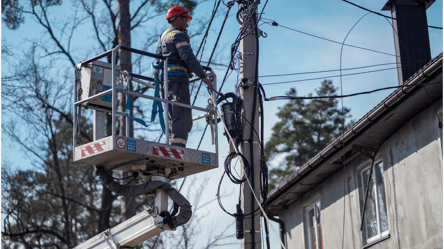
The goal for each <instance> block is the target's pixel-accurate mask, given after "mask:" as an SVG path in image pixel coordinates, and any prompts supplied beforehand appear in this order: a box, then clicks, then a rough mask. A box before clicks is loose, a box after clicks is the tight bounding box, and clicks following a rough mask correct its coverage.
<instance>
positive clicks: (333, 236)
mask: <svg viewBox="0 0 444 249" xmlns="http://www.w3.org/2000/svg"><path fill="white" fill-rule="evenodd" d="M435 106H436V107H437V108H436V109H438V112H439V113H440V114H441V117H440V119H441V120H442V100H440V101H438V102H436V103H435ZM440 110H441V111H440ZM441 134H442V133H441V132H440V129H439V128H438V121H437V116H436V112H435V109H434V108H433V106H431V107H429V108H427V109H426V110H424V111H423V112H422V113H420V114H419V115H417V116H416V117H414V118H413V119H412V120H410V121H409V122H407V123H406V124H405V125H404V126H403V127H401V128H400V129H399V130H398V131H397V132H396V133H395V134H393V135H392V136H391V137H390V138H389V139H388V140H386V141H385V142H384V143H383V144H382V145H381V148H380V150H379V152H378V158H380V159H382V161H383V165H384V182H385V193H386V199H387V200H386V201H387V214H388V219H389V221H388V222H389V231H390V232H389V237H388V238H386V239H384V240H382V241H379V242H378V243H376V244H374V245H372V246H371V247H370V248H372V249H373V248H375V249H382V248H402V249H404V248H405V249H417V248H443V247H442V243H443V242H442V232H443V231H442V220H443V214H442V212H443V208H442V205H443V198H442V197H443V186H442V148H441ZM369 163H371V160H370V159H369V158H366V157H364V156H359V157H358V158H356V159H355V160H353V161H352V162H351V163H349V164H348V165H346V167H345V168H344V169H343V170H341V171H339V172H337V173H336V174H334V175H332V176H331V177H329V178H328V179H327V180H325V181H324V182H323V183H321V184H320V185H319V186H317V187H316V188H315V189H314V190H312V191H310V192H309V193H306V194H305V195H304V196H303V197H302V198H300V199H298V200H296V201H295V202H294V203H292V204H291V205H290V206H289V207H288V209H286V210H285V211H283V212H282V213H281V214H280V219H282V220H283V221H284V222H285V228H286V242H287V248H288V249H302V248H306V241H305V236H304V234H305V233H306V231H305V229H304V224H306V221H305V220H304V214H305V208H306V207H307V206H308V205H310V204H311V203H313V202H314V201H316V200H320V202H321V224H322V233H323V234H322V237H323V246H324V247H323V248H324V249H335V248H362V247H363V242H362V233H361V231H360V222H361V214H360V212H361V208H360V199H359V198H360V195H359V188H358V179H357V174H358V172H359V169H360V168H361V167H363V166H365V165H366V164H369ZM344 196H345V198H344ZM361 198H362V197H361ZM342 244H344V247H342Z"/></svg>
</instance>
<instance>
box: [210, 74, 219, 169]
mask: <svg viewBox="0 0 444 249" xmlns="http://www.w3.org/2000/svg"><path fill="white" fill-rule="evenodd" d="M210 71H211V73H212V74H213V85H214V89H217V76H216V74H215V73H214V72H213V70H212V69H211V68H210ZM213 94H214V93H213ZM214 99H215V100H216V98H214ZM213 104H214V110H217V109H216V108H217V103H213ZM213 120H214V122H216V125H214V126H215V136H214V137H215V145H216V148H215V149H216V155H219V140H218V130H217V126H218V125H217V112H214V117H213ZM216 161H217V167H219V160H216Z"/></svg>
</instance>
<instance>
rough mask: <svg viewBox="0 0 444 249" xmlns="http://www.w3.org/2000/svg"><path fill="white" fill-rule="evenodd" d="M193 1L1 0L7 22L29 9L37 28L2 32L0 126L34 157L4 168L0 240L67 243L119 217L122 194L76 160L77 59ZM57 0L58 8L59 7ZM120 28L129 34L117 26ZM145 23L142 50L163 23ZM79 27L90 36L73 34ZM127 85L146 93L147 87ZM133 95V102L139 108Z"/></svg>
mask: <svg viewBox="0 0 444 249" xmlns="http://www.w3.org/2000/svg"><path fill="white" fill-rule="evenodd" d="M65 2H66V1H65ZM197 3H198V2H197V1H193V0H182V1H166V0H165V1H164V0H158V1H153V0H139V1H132V2H131V4H130V5H128V4H129V1H120V0H119V1H118V4H116V1H112V0H102V1H98V0H81V1H74V0H73V1H71V7H70V8H71V11H66V8H68V7H69V6H68V5H67V4H66V3H62V1H61V0H2V14H3V15H2V19H3V21H4V22H5V24H6V25H7V27H8V28H10V29H14V30H16V29H20V26H21V24H23V23H24V21H25V19H26V21H35V23H36V24H37V25H38V26H39V27H40V28H41V29H42V30H43V32H42V34H41V36H39V37H35V38H27V40H25V41H24V42H23V44H21V46H20V47H18V46H17V47H13V46H11V45H10V44H11V43H12V42H8V41H9V40H8V39H10V38H8V37H7V38H4V40H3V42H2V55H4V56H3V57H2V65H3V66H5V67H7V68H8V70H4V71H3V74H2V98H3V101H2V113H3V122H2V132H3V133H4V134H7V135H8V137H9V138H11V139H12V140H13V141H14V142H15V143H16V144H18V145H19V146H20V148H21V150H23V151H25V152H26V153H27V155H29V156H30V158H32V169H29V170H22V171H13V170H12V169H8V168H6V167H3V168H2V190H3V191H2V197H3V198H2V214H3V215H2V217H3V227H2V235H3V236H2V245H3V246H4V247H16V246H22V247H26V248H46V247H53V248H71V247H73V246H75V245H77V244H78V243H81V242H83V241H85V240H86V239H88V238H90V237H92V236H94V235H95V234H97V233H99V232H101V231H103V230H105V229H107V228H109V227H111V226H114V225H116V224H117V223H119V222H120V221H121V219H120V218H119V217H120V215H119V214H120V213H121V207H120V205H116V203H115V201H116V200H120V198H119V197H117V196H116V195H114V194H113V193H111V191H109V190H108V189H107V188H105V187H103V186H102V185H101V183H100V182H99V181H98V179H96V178H95V175H94V173H93V170H92V167H91V166H85V165H78V164H74V163H72V137H73V136H72V126H73V118H72V117H73V113H72V104H73V103H72V84H73V83H72V71H73V70H72V69H73V66H74V65H75V64H76V63H77V62H79V61H80V60H84V59H86V58H90V57H92V56H94V55H97V54H100V53H102V52H104V51H107V50H109V49H111V48H113V47H116V46H117V45H118V44H121V43H123V42H124V41H125V42H128V41H130V39H131V36H130V35H131V33H133V34H134V33H135V32H136V31H137V30H138V29H141V28H145V29H147V26H148V25H149V22H148V21H150V20H152V19H153V18H155V17H157V16H159V15H164V13H165V11H166V9H168V8H169V7H170V6H171V5H172V4H182V5H184V6H186V7H187V8H188V10H190V11H192V9H193V8H194V7H196V6H197ZM122 6H124V7H125V12H123V10H122V8H123V7H122ZM62 7H63V8H64V9H63V10H64V11H65V12H64V15H63V16H61V15H58V16H57V12H60V9H61V8H62ZM122 20H125V21H123V22H124V23H123V22H122ZM195 23H198V24H201V25H202V26H201V27H198V26H195V30H196V31H194V32H193V31H191V32H192V34H194V35H198V34H200V33H201V32H202V30H204V29H203V28H202V27H203V26H204V25H205V24H206V23H207V22H204V21H201V22H199V21H198V20H195ZM120 24H122V25H120ZM128 24H129V25H128ZM165 26H167V25H166V23H165ZM128 27H129V28H128ZM122 30H125V31H129V34H128V32H127V34H125V35H122V34H121V33H122V32H121V31H122ZM149 30H150V32H149V33H147V34H146V35H145V37H144V38H138V39H143V40H144V41H145V43H144V44H143V45H142V48H141V49H142V50H149V49H148V48H150V46H152V45H153V44H155V42H156V41H157V39H158V37H159V34H160V32H161V31H162V30H160V29H159V30H156V29H155V28H151V29H149ZM139 35H140V34H139ZM77 36H82V37H86V38H85V40H83V39H82V40H78V39H77V40H76V39H74V38H76V37H77ZM125 37H126V38H125ZM140 37H142V35H140ZM24 44H25V45H26V46H28V47H26V46H24ZM86 45H87V46H86ZM122 45H127V46H128V44H122ZM23 47H24V48H23ZM85 47H86V48H88V49H85ZM124 57H125V56H124V55H123V54H122V55H120V54H119V55H118V60H119V61H120V62H123V61H124V60H127V61H128V58H124ZM110 60H111V58H110V57H108V62H110ZM129 61H130V62H131V61H133V65H138V67H137V69H138V71H139V72H141V71H145V70H147V68H148V66H149V65H150V62H148V63H140V61H142V57H140V56H135V58H129ZM143 65H145V67H143ZM127 70H132V69H131V68H130V67H127ZM133 90H134V91H136V92H137V93H145V92H146V91H147V90H148V88H146V87H137V88H136V89H133ZM136 101H137V98H135V99H134V100H133V101H132V102H133V104H135V105H136V108H137V109H138V110H139V108H142V107H139V106H137V102H136ZM108 123H111V119H109V120H108ZM80 127H81V129H80V135H79V136H78V137H77V139H78V142H81V143H85V142H87V141H91V140H92V131H91V130H92V125H91V123H90V122H89V121H88V120H87V119H86V118H83V119H81V120H80ZM23 131H26V132H23ZM108 134H109V132H108ZM136 204H137V208H143V206H144V205H145V203H144V202H143V201H141V202H140V203H139V202H137V203H136Z"/></svg>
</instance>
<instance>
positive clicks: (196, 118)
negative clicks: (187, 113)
mask: <svg viewBox="0 0 444 249" xmlns="http://www.w3.org/2000/svg"><path fill="white" fill-rule="evenodd" d="M208 115H209V114H208V113H206V114H202V115H200V116H196V117H194V118H193V121H197V120H199V119H203V118H206V117H208Z"/></svg>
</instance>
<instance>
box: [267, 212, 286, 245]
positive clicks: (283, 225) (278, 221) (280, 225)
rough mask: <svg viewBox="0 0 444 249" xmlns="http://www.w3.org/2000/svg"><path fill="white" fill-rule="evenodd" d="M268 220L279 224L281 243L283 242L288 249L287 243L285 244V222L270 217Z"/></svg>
mask: <svg viewBox="0 0 444 249" xmlns="http://www.w3.org/2000/svg"><path fill="white" fill-rule="evenodd" d="M268 219H270V220H272V221H274V222H277V223H279V234H280V237H281V241H282V243H284V246H285V248H287V243H286V242H285V223H284V221H283V220H281V219H279V218H275V217H273V216H269V217H268Z"/></svg>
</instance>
